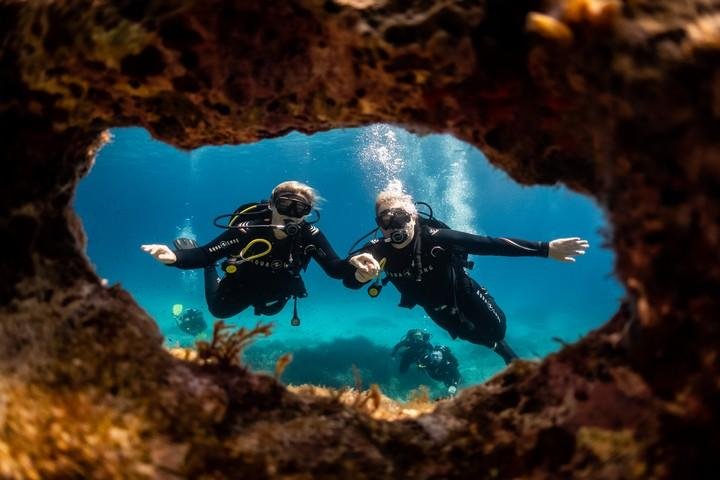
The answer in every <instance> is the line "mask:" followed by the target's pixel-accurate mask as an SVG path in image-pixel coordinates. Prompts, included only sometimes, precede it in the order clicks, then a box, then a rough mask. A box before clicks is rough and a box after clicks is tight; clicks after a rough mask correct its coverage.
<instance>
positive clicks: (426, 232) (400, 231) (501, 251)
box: [343, 190, 589, 364]
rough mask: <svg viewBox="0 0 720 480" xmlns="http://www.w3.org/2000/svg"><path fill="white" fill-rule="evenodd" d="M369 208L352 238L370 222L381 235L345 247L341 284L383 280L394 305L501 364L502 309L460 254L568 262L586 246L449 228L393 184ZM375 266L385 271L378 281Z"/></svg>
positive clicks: (507, 355) (378, 284)
mask: <svg viewBox="0 0 720 480" xmlns="http://www.w3.org/2000/svg"><path fill="white" fill-rule="evenodd" d="M423 205H425V206H426V207H428V208H429V205H427V204H423ZM375 212H376V217H375V222H376V224H377V227H376V228H375V229H374V230H372V231H371V232H369V233H368V234H367V235H365V236H364V237H362V238H361V239H360V240H358V242H356V243H355V245H357V244H358V243H359V242H360V241H361V240H362V239H363V238H366V237H368V236H370V235H373V234H374V233H376V232H377V231H378V230H380V231H381V232H382V235H383V236H382V238H376V239H373V240H371V241H370V242H368V243H367V244H366V245H364V246H363V247H361V248H360V249H358V250H355V251H351V252H350V253H349V254H348V263H349V264H350V265H352V266H353V267H354V268H355V271H354V272H353V273H352V274H349V275H346V277H345V278H344V279H343V283H344V284H345V286H347V287H349V288H354V289H357V288H360V287H361V286H362V285H363V284H365V283H367V282H369V281H371V280H373V279H374V280H375V281H374V282H373V283H372V284H371V285H370V287H369V288H368V294H369V295H370V296H372V297H375V296H377V295H378V294H379V293H380V291H381V289H382V287H383V286H384V285H386V284H387V283H388V282H390V283H392V284H393V285H395V287H396V288H397V289H398V290H399V291H400V295H401V297H400V306H401V307H406V308H413V307H414V306H415V305H420V306H421V307H423V309H424V310H425V312H426V313H427V314H428V316H429V317H430V318H431V319H432V320H433V321H434V322H435V323H437V324H438V325H439V326H440V327H442V328H443V329H445V330H447V332H448V333H449V334H450V336H451V337H452V338H453V339H455V338H457V337H459V338H462V339H464V340H468V341H470V342H472V343H475V344H479V345H484V346H486V347H488V348H490V349H492V350H493V351H495V352H496V353H497V354H498V355H500V356H501V357H502V359H503V360H504V361H505V363H506V364H509V363H510V362H511V361H512V360H513V359H515V358H517V355H516V354H515V352H514V351H513V350H512V348H510V346H509V345H508V344H507V342H506V341H505V330H506V321H505V314H504V313H503V311H502V310H501V309H500V307H499V306H498V305H497V303H495V300H494V299H493V298H492V297H491V296H490V295H489V294H488V291H487V290H486V289H485V288H483V287H482V286H480V285H479V284H478V283H477V282H476V281H475V280H474V279H472V278H470V277H469V276H468V274H467V272H466V270H465V269H466V268H472V262H469V261H468V260H467V255H468V254H473V255H502V256H511V257H520V256H535V257H550V258H554V259H556V260H560V261H565V262H574V261H575V259H574V258H573V257H574V256H577V255H583V254H584V253H585V250H587V248H588V247H589V244H588V242H587V240H582V239H580V238H577V237H573V238H559V239H555V240H552V241H550V242H531V241H526V240H518V239H512V238H504V237H500V238H495V237H486V236H481V235H473V234H469V233H464V232H460V231H456V230H451V229H450V228H449V227H448V226H447V225H446V224H444V223H443V222H441V221H439V220H437V219H435V218H434V217H433V214H432V209H430V213H429V214H427V213H426V214H424V215H425V216H421V215H419V214H418V211H417V208H416V206H415V203H414V202H413V199H412V197H411V196H410V195H406V194H403V193H402V192H399V191H394V190H388V191H384V192H381V193H380V194H379V195H378V196H377V199H376V202H375ZM353 247H354V245H353ZM353 247H351V250H352V248H353ZM382 272H384V274H385V277H384V278H383V279H382V281H381V280H380V274H381V273H382Z"/></svg>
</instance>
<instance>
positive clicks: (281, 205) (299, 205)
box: [272, 193, 312, 218]
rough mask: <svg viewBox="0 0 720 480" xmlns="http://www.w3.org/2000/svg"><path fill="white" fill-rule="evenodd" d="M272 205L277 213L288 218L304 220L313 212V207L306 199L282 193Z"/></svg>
mask: <svg viewBox="0 0 720 480" xmlns="http://www.w3.org/2000/svg"><path fill="white" fill-rule="evenodd" d="M272 203H273V205H274V206H275V210H276V211H277V213H279V214H280V215H285V216H286V217H293V218H302V217H304V216H305V215H309V214H310V212H311V211H312V205H310V204H309V203H308V202H307V200H306V199H305V198H304V197H302V196H300V195H295V194H292V193H281V194H279V195H277V196H276V197H274V198H273V202H272Z"/></svg>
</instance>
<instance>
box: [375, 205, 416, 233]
mask: <svg viewBox="0 0 720 480" xmlns="http://www.w3.org/2000/svg"><path fill="white" fill-rule="evenodd" d="M410 220H412V215H411V214H409V213H408V212H406V211H405V210H403V209H402V208H390V209H388V210H383V211H382V212H380V213H379V214H378V216H377V217H375V223H377V225H378V227H380V228H382V229H383V230H389V229H392V228H405V225H407V224H408V223H409V222H410Z"/></svg>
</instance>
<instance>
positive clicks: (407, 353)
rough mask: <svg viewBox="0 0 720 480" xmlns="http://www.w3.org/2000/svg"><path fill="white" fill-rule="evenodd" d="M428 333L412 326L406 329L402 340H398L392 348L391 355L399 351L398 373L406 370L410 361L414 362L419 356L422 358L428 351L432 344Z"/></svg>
mask: <svg viewBox="0 0 720 480" xmlns="http://www.w3.org/2000/svg"><path fill="white" fill-rule="evenodd" d="M430 337H431V335H430V333H428V332H427V331H426V330H420V329H419V328H414V329H412V330H408V332H407V333H406V334H405V336H404V337H403V339H402V340H400V341H399V342H398V343H397V344H396V345H395V346H394V347H393V349H392V353H391V355H392V357H393V358H395V356H396V355H397V353H398V350H401V349H402V351H401V352H400V367H399V370H400V373H405V372H407V370H408V368H409V367H410V364H411V363H416V362H417V361H418V359H419V358H422V357H423V355H425V354H426V353H427V352H428V351H430V350H432V344H431V343H430Z"/></svg>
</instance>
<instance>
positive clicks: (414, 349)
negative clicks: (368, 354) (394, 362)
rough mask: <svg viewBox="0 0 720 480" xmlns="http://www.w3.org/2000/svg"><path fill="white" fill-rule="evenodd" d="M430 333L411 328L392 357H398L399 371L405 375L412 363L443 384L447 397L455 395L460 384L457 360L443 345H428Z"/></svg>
mask: <svg viewBox="0 0 720 480" xmlns="http://www.w3.org/2000/svg"><path fill="white" fill-rule="evenodd" d="M430 337H431V335H430V333H428V332H427V331H426V330H420V329H418V328H413V329H411V330H408V332H407V333H406V334H405V336H404V337H403V338H402V340H400V341H399V342H398V343H397V344H396V345H395V346H394V347H393V349H392V353H391V355H392V357H393V358H395V356H397V355H398V353H399V355H400V363H399V370H400V373H405V372H407V371H408V368H409V367H410V365H411V364H412V363H414V364H415V366H417V368H418V369H420V370H422V371H424V372H425V373H426V374H427V375H428V376H429V377H430V378H432V379H433V380H437V381H439V382H443V383H444V384H445V387H446V388H447V391H448V394H449V395H455V393H456V392H457V387H458V384H459V383H460V382H462V376H461V375H460V370H459V368H458V367H459V364H458V360H457V358H456V357H455V355H453V353H452V352H451V351H450V348H449V347H447V346H445V345H435V346H433V344H432V343H430Z"/></svg>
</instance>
